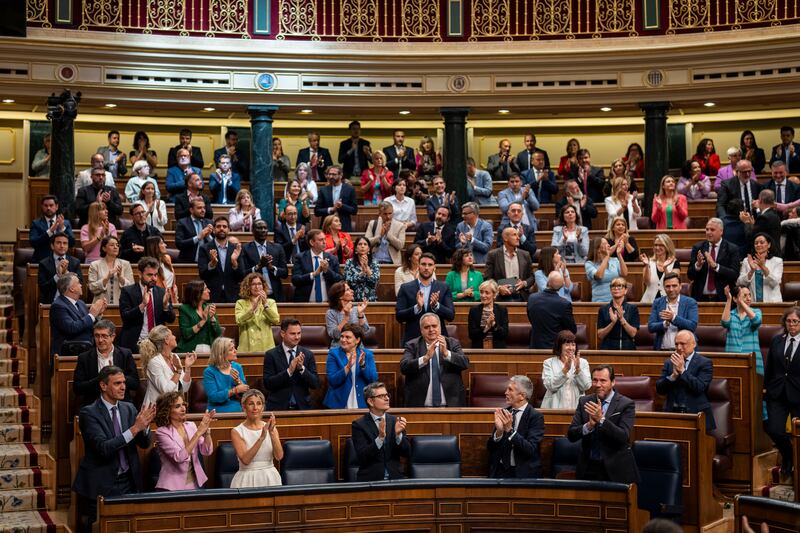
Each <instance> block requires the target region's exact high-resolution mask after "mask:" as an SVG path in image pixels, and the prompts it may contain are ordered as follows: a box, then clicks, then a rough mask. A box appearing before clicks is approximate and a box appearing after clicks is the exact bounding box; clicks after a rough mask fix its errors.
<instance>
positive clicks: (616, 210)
mask: <svg viewBox="0 0 800 533" xmlns="http://www.w3.org/2000/svg"><path fill="white" fill-rule="evenodd" d="M620 163H622V162H621V161H620ZM605 204H606V212H607V213H608V227H609V229H611V223H612V222H613V220H614V218H616V217H623V218H624V219H625V221H626V222H627V224H628V227H629V228H630V229H632V230H637V229H639V227H638V225H637V223H636V218H637V217H640V216H641V215H642V208H641V207H640V206H639V199H638V198H637V197H636V195H635V194H632V193H631V192H630V183H629V182H628V178H626V177H624V176H623V177H618V178H614V179H613V180H612V181H611V194H610V195H609V196H607V197H606V199H605Z"/></svg>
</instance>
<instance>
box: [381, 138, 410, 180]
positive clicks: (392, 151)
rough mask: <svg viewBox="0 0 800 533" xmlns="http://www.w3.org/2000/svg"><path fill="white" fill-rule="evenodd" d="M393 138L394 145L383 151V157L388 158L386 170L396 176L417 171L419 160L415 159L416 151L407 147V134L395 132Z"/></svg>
mask: <svg viewBox="0 0 800 533" xmlns="http://www.w3.org/2000/svg"><path fill="white" fill-rule="evenodd" d="M392 138H393V140H394V144H392V145H391V146H387V147H386V148H384V149H383V155H385V156H386V168H388V169H389V170H390V171H391V172H392V174H394V175H395V176H397V175H399V174H400V171H401V170H416V169H417V160H416V159H415V157H414V149H413V148H409V147H407V146H406V145H405V140H406V132H404V131H403V130H394V133H393V134H392Z"/></svg>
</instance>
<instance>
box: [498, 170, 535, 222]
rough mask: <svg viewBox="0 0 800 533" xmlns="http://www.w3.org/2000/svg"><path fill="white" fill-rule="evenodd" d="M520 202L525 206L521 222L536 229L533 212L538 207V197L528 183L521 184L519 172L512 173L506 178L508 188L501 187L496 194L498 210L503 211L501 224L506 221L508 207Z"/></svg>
mask: <svg viewBox="0 0 800 533" xmlns="http://www.w3.org/2000/svg"><path fill="white" fill-rule="evenodd" d="M515 202H516V203H520V204H522V205H523V206H524V207H525V212H524V213H523V216H522V223H523V224H526V225H528V226H530V227H531V228H533V230H534V231H536V229H537V227H538V226H537V220H536V217H535V216H534V212H535V211H536V210H537V209H539V199H538V198H536V194H535V193H534V192H533V191H532V190H531V186H530V185H526V186H525V187H523V186H522V178H521V177H520V175H519V174H512V175H511V176H509V178H508V188H506V189H503V190H502V191H500V193H499V194H498V195H497V203H498V204H500V212H501V213H503V219H502V220H501V221H500V223H501V224H507V223H508V207H509V206H510V205H511V204H513V203H515Z"/></svg>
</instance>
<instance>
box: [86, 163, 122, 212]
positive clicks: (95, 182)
mask: <svg viewBox="0 0 800 533" xmlns="http://www.w3.org/2000/svg"><path fill="white" fill-rule="evenodd" d="M105 181H106V171H105V170H103V169H102V168H93V169H92V183H91V185H87V186H86V187H81V189H80V190H79V191H78V195H77V196H76V197H75V212H76V213H77V214H78V218H79V219H80V225H81V226H83V225H84V224H86V223H87V222H88V221H89V206H90V205H92V204H93V203H95V202H98V201H99V202H103V203H104V204H106V208H107V209H108V221H109V222H110V223H111V224H114V226H117V225H119V219H118V217H119V216H120V215H121V214H122V200H121V199H120V197H119V193H118V192H117V189H115V188H114V187H111V186H109V185H106V184H105Z"/></svg>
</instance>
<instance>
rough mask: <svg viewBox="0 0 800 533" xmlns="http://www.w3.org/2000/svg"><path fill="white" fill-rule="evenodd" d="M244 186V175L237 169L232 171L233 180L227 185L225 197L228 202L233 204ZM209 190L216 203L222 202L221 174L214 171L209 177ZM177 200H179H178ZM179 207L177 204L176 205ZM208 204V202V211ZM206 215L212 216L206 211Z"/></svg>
mask: <svg viewBox="0 0 800 533" xmlns="http://www.w3.org/2000/svg"><path fill="white" fill-rule="evenodd" d="M241 188H242V176H241V175H240V174H239V173H238V172H236V171H235V170H234V171H233V172H231V181H229V182H228V184H227V186H226V187H225V196H226V197H225V199H226V200H227V201H226V203H227V204H229V205H230V204H233V203H235V201H236V195H237V194H239V190H241ZM208 190H209V191H211V198H213V199H214V203H215V204H221V203H222V178H220V177H219V174H217V173H216V172H212V173H211V175H210V176H209V177H208ZM176 201H177V200H176ZM176 207H177V206H176ZM208 207H209V206H208V204H206V211H208ZM206 216H208V217H209V218H211V215H209V214H208V213H206Z"/></svg>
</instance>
